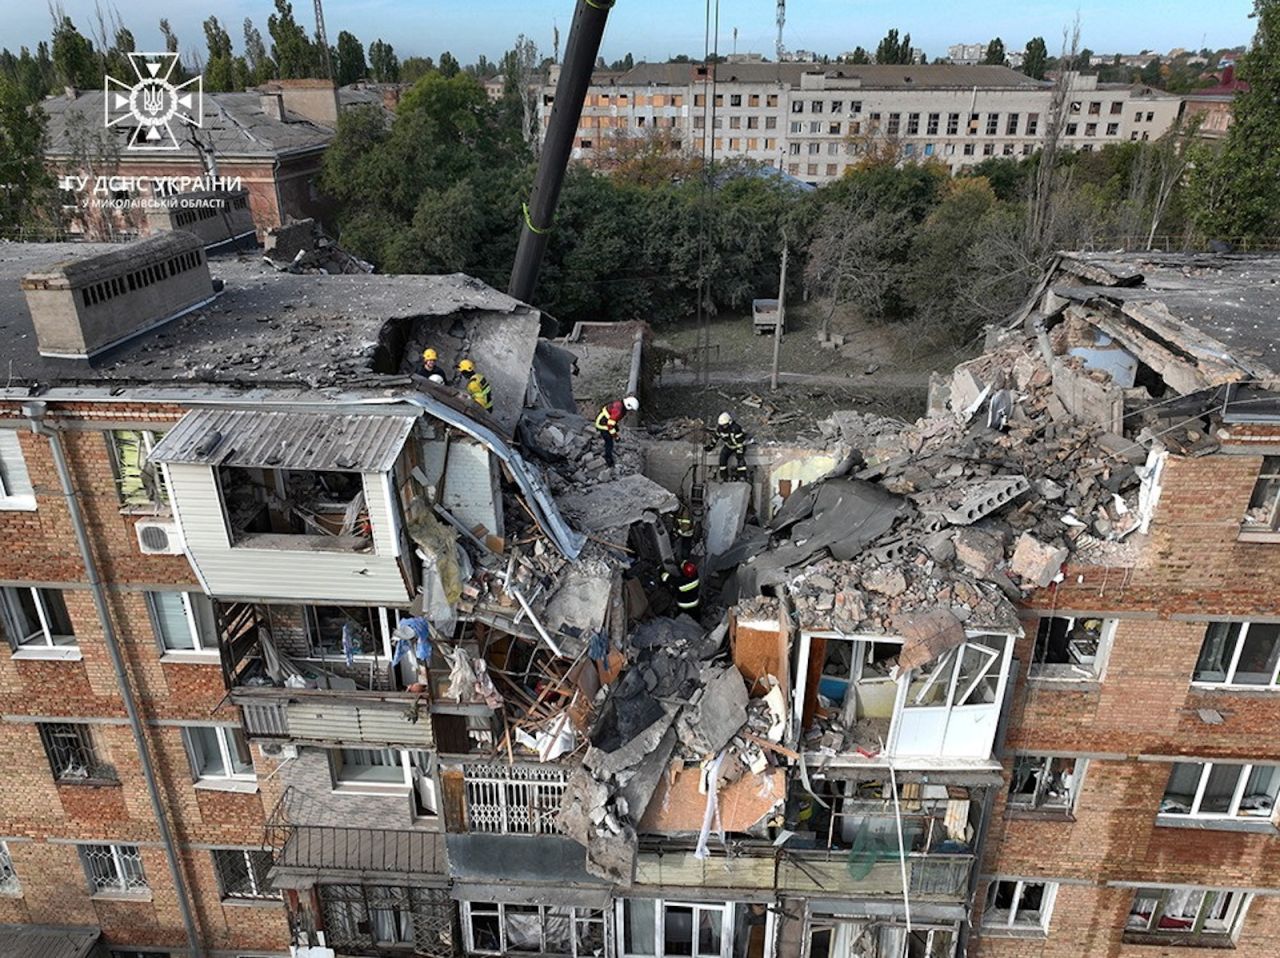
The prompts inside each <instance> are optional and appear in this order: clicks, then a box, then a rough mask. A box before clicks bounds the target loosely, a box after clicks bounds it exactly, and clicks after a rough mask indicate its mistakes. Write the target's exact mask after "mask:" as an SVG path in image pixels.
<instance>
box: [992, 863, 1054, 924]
mask: <svg viewBox="0 0 1280 958" xmlns="http://www.w3.org/2000/svg"><path fill="white" fill-rule="evenodd" d="M1010 883H1012V884H1013V886H1014V890H1013V900H1012V902H1010V905H1009V915H1008V919H1007V920H1005V921H1003V922H1000V923H997V922H994V921H992V920H991V918H992V915H993V914H994V913H996V909H995V907H994V903H995V897H996V893H997V889H998V888H999V886H1000V885H1007V884H1010ZM1028 885H1041V886H1043V888H1044V891H1043V892H1042V893H1041V896H1040V908H1039V909H1038V911H1039V915H1040V918H1039V921H1038V922H1029V921H1024V922H1020V921H1018V920H1017V918H1018V910H1019V905H1021V904H1022V896H1023V893H1024V892H1025V891H1026V888H1027V886H1028ZM1057 897H1058V883H1057V882H1055V881H1049V880H1047V879H1043V880H1040V881H1028V880H1027V879H1024V878H999V877H996V878H992V879H991V883H990V884H989V885H988V886H987V896H986V905H985V907H984V908H983V909H982V929H983V932H984V933H988V932H993V931H994V932H997V933H1000V932H1004V933H1008V934H1017V933H1019V932H1021V933H1032V934H1036V935H1037V936H1039V935H1048V934H1049V924H1050V922H1051V921H1052V920H1053V906H1054V903H1055V902H1056V900H1057ZM1001 910H1003V909H1001Z"/></svg>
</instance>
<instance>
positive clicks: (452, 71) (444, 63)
mask: <svg viewBox="0 0 1280 958" xmlns="http://www.w3.org/2000/svg"><path fill="white" fill-rule="evenodd" d="M461 69H462V67H460V66H459V65H458V59H457V57H455V56H454V55H453V54H452V53H450V52H449V51H448V50H445V51H444V53H442V54H440V73H441V75H443V76H444V78H445V79H446V80H447V79H449V78H450V77H455V76H457V75H458V71H459V70H461Z"/></svg>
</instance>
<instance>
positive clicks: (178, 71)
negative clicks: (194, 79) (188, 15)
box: [160, 17, 188, 82]
mask: <svg viewBox="0 0 1280 958" xmlns="http://www.w3.org/2000/svg"><path fill="white" fill-rule="evenodd" d="M160 35H161V36H162V37H164V48H165V50H166V51H168V52H169V53H175V54H176V53H177V52H178V35H177V34H176V33H174V32H173V28H172V27H170V26H169V21H168V20H166V19H165V18H164V17H161V18H160ZM187 78H188V77H187V71H186V69H185V68H184V67H183V65H182V61H181V60H177V59H175V60H174V61H173V70H172V72H170V74H169V79H170V80H173V81H175V82H177V81H181V80H186V79H187Z"/></svg>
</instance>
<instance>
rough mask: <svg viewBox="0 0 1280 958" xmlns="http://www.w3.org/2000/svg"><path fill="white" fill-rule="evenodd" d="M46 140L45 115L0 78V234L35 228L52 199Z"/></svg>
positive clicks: (23, 93) (16, 87)
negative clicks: (45, 149)
mask: <svg viewBox="0 0 1280 958" xmlns="http://www.w3.org/2000/svg"><path fill="white" fill-rule="evenodd" d="M24 52H26V51H24ZM44 140H45V129H44V112H43V111H42V110H41V109H40V107H39V106H38V105H35V106H32V105H29V102H28V100H27V96H26V93H25V92H24V91H23V89H22V88H21V87H20V86H19V85H18V84H17V83H15V82H13V81H12V80H10V79H9V78H8V77H6V76H4V75H3V74H0V234H4V235H8V234H10V233H12V232H13V231H14V230H15V229H18V228H21V227H24V226H31V225H33V224H34V223H35V221H36V220H37V219H38V218H39V214H40V212H41V211H42V209H43V208H44V206H45V205H46V203H47V201H48V198H49V196H50V195H51V192H52V188H53V182H52V178H51V177H50V175H49V171H48V169H47V168H46V167H45V164H44Z"/></svg>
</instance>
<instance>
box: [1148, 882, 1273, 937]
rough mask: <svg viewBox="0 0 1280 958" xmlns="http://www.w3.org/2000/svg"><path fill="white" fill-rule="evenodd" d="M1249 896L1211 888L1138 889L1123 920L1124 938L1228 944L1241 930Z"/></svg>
mask: <svg viewBox="0 0 1280 958" xmlns="http://www.w3.org/2000/svg"><path fill="white" fill-rule="evenodd" d="M1250 898H1251V896H1250V895H1248V894H1246V893H1245V892H1242V891H1228V890H1225V889H1210V888H1186V887H1180V888H1139V889H1137V890H1136V891H1135V892H1134V893H1133V905H1132V906H1131V907H1130V909H1129V917H1128V918H1127V919H1126V920H1125V924H1124V929H1125V937H1126V938H1136V939H1137V940H1139V941H1142V940H1143V939H1144V936H1148V935H1149V936H1151V937H1152V938H1155V937H1157V936H1158V937H1159V938H1161V939H1169V938H1176V939H1177V944H1180V945H1184V944H1185V945H1194V944H1215V943H1224V942H1229V941H1230V940H1231V939H1232V938H1233V937H1234V935H1235V933H1236V932H1237V931H1238V930H1239V928H1240V923H1241V920H1242V919H1243V918H1244V913H1245V911H1246V910H1247V909H1248V907H1249V900H1250Z"/></svg>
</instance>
